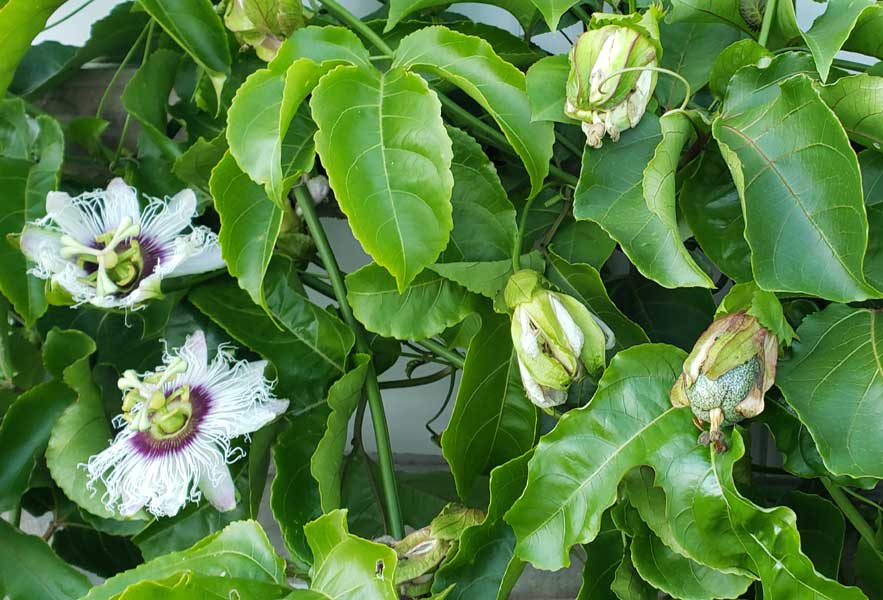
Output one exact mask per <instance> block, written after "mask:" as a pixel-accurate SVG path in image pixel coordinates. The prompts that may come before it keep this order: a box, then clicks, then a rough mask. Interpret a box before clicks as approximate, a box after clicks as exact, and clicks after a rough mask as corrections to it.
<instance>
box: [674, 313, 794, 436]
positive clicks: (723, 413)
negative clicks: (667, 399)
mask: <svg viewBox="0 0 883 600" xmlns="http://www.w3.org/2000/svg"><path fill="white" fill-rule="evenodd" d="M777 360H778V339H777V338H776V336H775V335H774V334H773V333H771V332H770V331H769V330H768V329H766V328H764V327H763V326H761V325H760V323H759V322H758V321H757V319H756V318H755V317H753V316H751V315H748V314H746V313H745V312H742V311H740V312H735V313H732V314H729V315H725V316H723V317H720V318H718V319H716V320H715V321H714V322H713V323H712V324H711V325H710V326H709V327H708V329H706V330H705V332H704V333H703V334H702V335H701V336H700V337H699V339H698V340H697V341H696V345H695V346H694V347H693V350H692V352H690V354H689V356H687V360H685V361H684V367H683V372H682V373H681V375H680V377H678V379H677V381H676V382H675V384H674V386H673V387H672V389H671V402H672V404H673V405H674V406H690V407H691V408H692V410H693V414H694V415H695V417H696V418H697V419H698V420H699V421H700V422H707V423H710V424H711V430H710V432H709V433H708V434H704V433H703V435H702V436H700V440H701V441H702V442H703V443H707V442H712V443H714V445H715V448H716V449H717V450H719V451H722V450H724V449H726V446H725V444H724V443H723V436H722V434H721V432H720V428H721V426H722V425H734V424H735V423H738V422H739V421H741V420H742V419H745V418H750V417H754V416H757V415H759V414H760V413H761V412H762V411H763V407H764V402H763V396H764V394H765V393H766V392H767V390H769V389H770V387H772V385H773V381H774V380H775V378H776V362H777Z"/></svg>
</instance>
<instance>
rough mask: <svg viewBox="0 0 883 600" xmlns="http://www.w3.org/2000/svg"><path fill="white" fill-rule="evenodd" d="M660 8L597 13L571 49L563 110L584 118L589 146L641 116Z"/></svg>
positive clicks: (651, 79) (652, 82)
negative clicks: (616, 13)
mask: <svg viewBox="0 0 883 600" xmlns="http://www.w3.org/2000/svg"><path fill="white" fill-rule="evenodd" d="M661 12H662V11H661V9H660V8H658V7H656V6H651V7H650V8H649V9H648V10H647V12H646V13H644V15H643V16H641V15H639V14H632V15H614V14H603V13H595V14H594V15H592V20H591V22H590V23H589V29H588V30H587V31H586V32H585V33H583V34H582V35H581V36H580V37H579V39H577V41H576V43H575V44H574V45H573V48H571V50H570V55H569V56H570V75H569V76H568V78H567V100H566V102H565V104H564V112H565V114H567V116H569V117H571V118H573V119H577V120H578V121H582V123H583V131H584V132H585V134H586V143H587V144H588V145H589V146H592V147H593V148H600V147H601V140H602V138H603V137H604V134H605V133H606V134H607V135H609V136H610V139H612V140H613V141H614V142H615V141H617V140H619V134H620V132H621V131H623V130H625V129H628V128H630V127H634V126H636V125H637V124H638V122H639V121H640V120H641V117H642V116H643V115H644V111H645V110H646V108H647V103H648V102H649V101H650V97H651V96H652V95H653V89H654V88H655V87H656V72H655V71H653V70H652V68H655V67H657V66H658V64H659V59H660V57H661V55H662V47H661V46H660V45H659V24H658V23H657V20H658V19H659V17H660V16H661ZM645 67H650V69H647V70H643V71H642V70H639V69H642V68H645ZM624 69H627V70H625V71H623V70H624Z"/></svg>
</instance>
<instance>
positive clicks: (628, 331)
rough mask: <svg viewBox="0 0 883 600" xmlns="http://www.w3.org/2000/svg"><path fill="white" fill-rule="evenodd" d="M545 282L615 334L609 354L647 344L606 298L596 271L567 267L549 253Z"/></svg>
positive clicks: (602, 284) (639, 329)
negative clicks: (614, 341) (596, 318)
mask: <svg viewBox="0 0 883 600" xmlns="http://www.w3.org/2000/svg"><path fill="white" fill-rule="evenodd" d="M546 275H547V276H548V277H549V280H550V281H551V282H552V283H554V284H555V285H556V286H557V287H558V288H559V289H560V290H561V291H562V292H564V293H565V294H569V295H571V296H573V297H574V298H576V299H577V300H579V301H580V302H582V303H583V304H585V305H586V308H588V309H589V310H590V311H592V312H593V313H594V314H596V315H597V316H598V318H600V319H601V320H602V321H604V323H606V324H607V326H608V327H610V329H612V330H613V333H614V334H616V346H615V347H614V349H613V350H612V351H611V352H617V351H619V350H622V349H625V348H628V347H630V346H635V345H637V344H643V343H646V342H648V341H650V340H649V339H648V338H647V335H646V334H645V333H644V332H643V330H642V329H641V328H640V327H639V326H638V325H636V324H635V323H634V322H633V321H631V320H630V319H629V318H628V317H626V316H625V315H624V314H622V312H620V310H619V309H618V308H617V307H616V305H615V304H614V303H613V302H612V301H611V300H610V297H609V296H608V295H607V290H606V289H604V282H603V281H602V280H601V275H600V274H599V273H598V271H597V269H595V268H594V267H592V266H590V265H587V264H571V263H569V262H567V261H566V260H564V259H563V258H561V257H560V256H558V255H557V254H555V253H554V252H550V253H549V269H548V271H547V273H546Z"/></svg>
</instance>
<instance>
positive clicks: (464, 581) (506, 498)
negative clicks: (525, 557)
mask: <svg viewBox="0 0 883 600" xmlns="http://www.w3.org/2000/svg"><path fill="white" fill-rule="evenodd" d="M529 458H530V452H528V453H526V454H524V455H523V456H519V457H518V458H514V459H512V460H510V461H509V462H507V463H504V464H502V465H500V466H498V467H496V468H494V469H493V470H492V471H491V481H490V489H491V500H490V505H489V506H488V511H487V515H486V516H485V518H484V521H482V522H481V524H479V525H475V526H473V527H470V528H469V529H467V530H466V531H464V532H463V534H462V535H461V536H460V541H459V549H458V550H457V554H456V555H454V557H453V558H450V559H448V560H447V561H446V562H445V563H444V564H443V565H442V567H441V568H440V569H439V570H438V572H437V573H436V575H435V581H434V582H433V584H432V588H433V590H434V591H435V592H440V591H442V590H444V589H447V588H448V587H449V586H451V585H455V587H454V589H453V590H452V591H451V592H450V593H449V594H448V596H447V600H470V599H471V598H489V599H494V598H496V599H497V600H504V599H505V598H508V597H509V593H510V592H511V591H512V587H513V586H514V584H515V582H516V581H517V580H518V577H519V576H520V575H521V571H522V569H523V568H524V563H522V562H521V561H520V560H517V559H516V558H515V556H514V554H515V553H514V550H515V534H514V533H513V532H512V528H510V527H509V526H508V525H507V524H506V523H505V522H504V521H503V518H502V517H503V513H504V512H505V511H506V509H507V508H508V507H510V506H511V505H512V503H513V502H515V500H517V499H518V496H519V495H521V491H522V490H523V489H524V483H525V481H526V480H527V461H528V459H529Z"/></svg>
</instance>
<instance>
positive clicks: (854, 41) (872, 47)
mask: <svg viewBox="0 0 883 600" xmlns="http://www.w3.org/2000/svg"><path fill="white" fill-rule="evenodd" d="M881 32H883V6H880V5H879V4H877V5H874V6H871V7H870V8H866V9H865V10H864V11H863V12H862V14H861V15H860V16H859V18H858V21H856V23H855V27H853V29H852V33H851V34H850V36H849V38H848V39H847V40H846V43H845V44H844V45H843V49H844V50H851V51H852V52H858V53H860V54H867V55H868V56H874V57H876V58H883V36H881V35H880V34H881Z"/></svg>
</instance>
